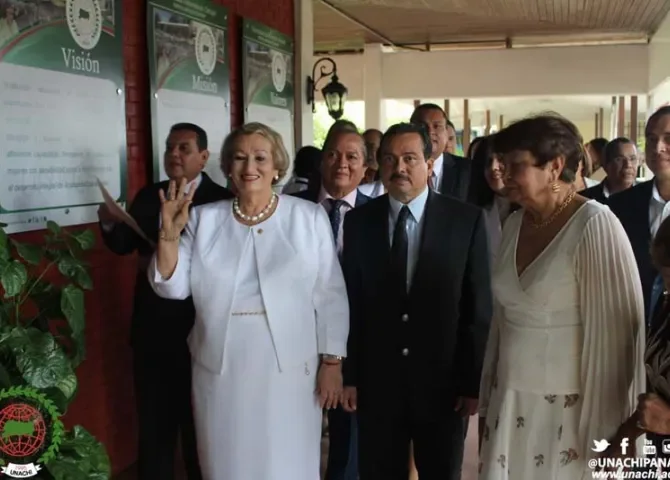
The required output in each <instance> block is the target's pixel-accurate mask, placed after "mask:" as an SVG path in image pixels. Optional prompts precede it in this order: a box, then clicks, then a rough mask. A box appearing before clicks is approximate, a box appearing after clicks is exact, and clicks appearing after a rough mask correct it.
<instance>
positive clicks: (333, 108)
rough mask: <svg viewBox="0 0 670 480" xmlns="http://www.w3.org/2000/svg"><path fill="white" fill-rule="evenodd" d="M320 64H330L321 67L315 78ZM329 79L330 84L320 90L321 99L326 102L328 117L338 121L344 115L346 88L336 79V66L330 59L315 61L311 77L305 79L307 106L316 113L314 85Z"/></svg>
mask: <svg viewBox="0 0 670 480" xmlns="http://www.w3.org/2000/svg"><path fill="white" fill-rule="evenodd" d="M321 63H328V64H330V69H329V68H328V65H321V68H320V69H319V76H318V77H317V76H316V67H317V66H319V65H320V64H321ZM326 77H331V80H330V83H328V84H327V85H326V86H325V87H323V88H322V89H321V94H322V95H323V99H324V100H325V101H326V107H327V108H328V115H330V116H331V117H333V118H334V119H335V120H339V119H340V118H341V117H342V114H343V113H344V102H346V100H347V93H348V92H349V90H347V87H345V86H344V85H342V84H341V83H340V81H339V79H338V78H337V64H335V62H334V61H333V59H331V58H321V59H319V60H317V62H316V63H315V64H314V67H313V68H312V76H311V77H307V104H308V105H309V104H311V105H312V113H314V112H316V104H315V102H314V94H315V93H316V85H317V84H318V83H319V82H320V81H321V80H322V79H324V78H326Z"/></svg>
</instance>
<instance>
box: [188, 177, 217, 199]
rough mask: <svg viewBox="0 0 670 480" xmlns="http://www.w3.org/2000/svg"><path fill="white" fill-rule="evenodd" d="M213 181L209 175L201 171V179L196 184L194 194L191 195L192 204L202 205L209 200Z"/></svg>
mask: <svg viewBox="0 0 670 480" xmlns="http://www.w3.org/2000/svg"><path fill="white" fill-rule="evenodd" d="M213 186H214V182H213V181H212V180H211V179H210V178H209V176H208V175H207V174H206V173H205V172H202V179H201V180H200V185H198V188H197V190H196V191H195V195H193V203H192V205H194V206H195V205H202V204H204V203H208V202H210V201H211V200H210V197H211V196H212V191H213V190H214V189H213V188H212V187H213Z"/></svg>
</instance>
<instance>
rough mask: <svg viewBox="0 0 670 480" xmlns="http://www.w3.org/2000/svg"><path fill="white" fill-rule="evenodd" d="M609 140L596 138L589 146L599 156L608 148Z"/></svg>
mask: <svg viewBox="0 0 670 480" xmlns="http://www.w3.org/2000/svg"><path fill="white" fill-rule="evenodd" d="M607 143H608V140H607V139H606V138H603V137H598V138H594V139H593V140H591V141H590V142H589V143H588V145H591V147H592V148H593V149H594V150H595V151H596V152H598V155H602V153H603V149H604V148H605V147H606V146H607Z"/></svg>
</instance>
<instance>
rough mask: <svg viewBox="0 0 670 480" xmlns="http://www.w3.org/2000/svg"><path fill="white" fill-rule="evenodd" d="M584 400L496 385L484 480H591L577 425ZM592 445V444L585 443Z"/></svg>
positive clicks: (488, 426)
mask: <svg viewBox="0 0 670 480" xmlns="http://www.w3.org/2000/svg"><path fill="white" fill-rule="evenodd" d="M580 411H581V398H580V396H579V395H578V394H574V395H538V394H534V393H527V392H519V391H515V390H505V389H503V388H494V389H493V391H492V392H491V400H490V403H489V407H488V411H487V417H486V426H485V428H484V432H483V439H482V447H481V454H480V463H479V479H480V480H581V479H583V478H584V479H586V478H588V479H591V478H592V477H591V470H590V469H589V468H588V466H587V464H586V457H587V454H586V452H583V451H582V449H583V448H584V446H582V445H580V444H579V441H578V434H577V427H578V425H579V414H580ZM586 448H588V446H586Z"/></svg>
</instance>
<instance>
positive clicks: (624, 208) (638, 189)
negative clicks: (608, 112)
mask: <svg viewBox="0 0 670 480" xmlns="http://www.w3.org/2000/svg"><path fill="white" fill-rule="evenodd" d="M645 138H646V152H645V158H646V161H647V165H648V166H649V169H650V170H651V171H652V172H653V173H654V179H653V180H649V181H646V182H642V183H639V184H637V185H635V186H634V187H632V188H629V189H627V190H624V191H623V192H620V193H616V194H614V195H612V196H611V197H609V198H608V199H607V205H608V206H609V207H610V209H611V210H612V212H614V214H615V215H616V216H617V217H619V220H620V221H621V223H622V225H623V228H624V230H626V233H627V234H628V239H629V240H630V243H631V246H632V247H633V252H634V253H635V260H636V261H637V267H638V270H639V271H640V280H641V281H642V291H643V293H644V307H645V316H646V318H649V317H650V313H651V310H652V305H651V294H652V287H653V284H654V280H655V279H656V276H657V275H658V272H657V271H656V269H655V268H654V266H653V265H652V262H651V255H650V254H649V246H650V244H651V239H652V238H653V236H654V235H655V234H656V231H657V230H658V227H659V226H660V224H661V223H662V221H663V220H664V219H665V218H666V217H667V216H668V215H669V214H670V203H668V200H670V140H669V139H670V107H661V108H660V109H658V110H657V111H656V112H655V113H654V114H653V115H652V116H651V117H649V120H648V121H647V125H646V128H645Z"/></svg>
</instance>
